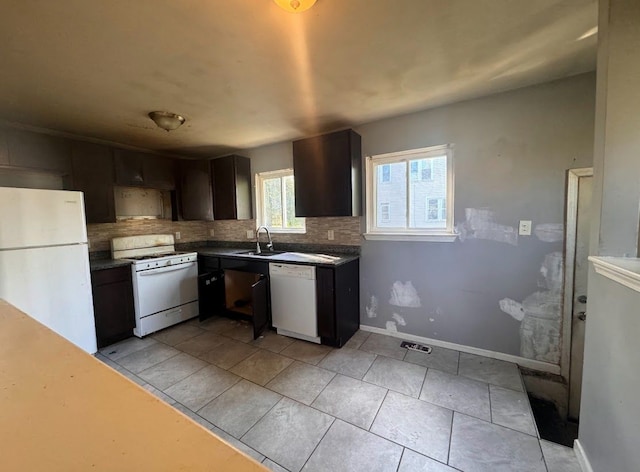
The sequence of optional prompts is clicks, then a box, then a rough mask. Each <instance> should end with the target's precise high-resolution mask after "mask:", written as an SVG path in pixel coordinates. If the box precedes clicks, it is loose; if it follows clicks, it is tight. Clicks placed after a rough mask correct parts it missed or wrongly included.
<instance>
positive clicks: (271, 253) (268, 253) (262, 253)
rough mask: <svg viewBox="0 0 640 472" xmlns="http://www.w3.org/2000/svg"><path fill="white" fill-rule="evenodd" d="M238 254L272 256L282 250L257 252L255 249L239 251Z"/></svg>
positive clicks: (280, 252)
mask: <svg viewBox="0 0 640 472" xmlns="http://www.w3.org/2000/svg"><path fill="white" fill-rule="evenodd" d="M238 254H242V255H245V256H258V257H272V256H277V255H278V254H284V251H262V252H261V253H257V252H256V251H244V252H239V253H238Z"/></svg>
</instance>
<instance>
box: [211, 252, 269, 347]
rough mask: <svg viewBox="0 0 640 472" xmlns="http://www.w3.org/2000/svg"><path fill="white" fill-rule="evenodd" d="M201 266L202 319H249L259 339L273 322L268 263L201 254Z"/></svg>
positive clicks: (255, 335) (254, 334)
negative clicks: (214, 317) (219, 316)
mask: <svg viewBox="0 0 640 472" xmlns="http://www.w3.org/2000/svg"><path fill="white" fill-rule="evenodd" d="M198 267H199V271H200V276H199V286H198V287H199V293H198V298H199V309H200V314H199V319H200V320H201V321H202V320H204V319H207V318H209V317H211V316H214V315H221V316H230V317H235V318H239V319H243V320H246V321H249V322H250V323H251V324H252V325H253V339H257V338H258V336H260V335H261V334H262V333H263V332H264V331H265V330H266V329H267V328H268V327H269V322H270V314H271V309H270V303H269V278H268V276H267V274H268V272H269V267H268V265H267V264H264V263H261V262H252V261H243V260H239V259H232V258H229V259H227V258H217V257H207V256H204V257H203V256H200V258H199V263H198Z"/></svg>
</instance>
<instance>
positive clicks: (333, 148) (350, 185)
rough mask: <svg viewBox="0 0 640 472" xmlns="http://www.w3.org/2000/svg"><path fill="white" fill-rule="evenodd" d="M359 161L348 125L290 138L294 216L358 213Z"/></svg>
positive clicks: (357, 143)
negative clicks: (336, 129) (315, 134)
mask: <svg viewBox="0 0 640 472" xmlns="http://www.w3.org/2000/svg"><path fill="white" fill-rule="evenodd" d="M361 161H362V149H361V139H360V135H359V134H358V133H356V132H355V131H353V130H351V129H348V130H344V131H337V132H335V133H330V134H325V135H322V136H316V137H313V138H307V139H300V140H298V141H294V142H293V175H294V177H295V189H296V190H295V195H296V216H302V217H304V216H311V217H313V216H360V214H361V202H360V200H361V197H360V188H361V180H362V162H361Z"/></svg>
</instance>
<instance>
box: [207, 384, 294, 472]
mask: <svg viewBox="0 0 640 472" xmlns="http://www.w3.org/2000/svg"><path fill="white" fill-rule="evenodd" d="M242 380H246V381H247V382H249V383H252V384H253V385H255V386H257V387H261V388H265V387H262V386H261V385H258V384H257V383H254V382H251V381H250V380H247V379H242ZM242 380H240V381H239V382H236V383H235V384H234V385H232V386H231V387H229V388H228V389H227V390H225V392H226V391H228V390H230V389H231V388H233V387H235V386H236V385H238V384H239V383H240V382H242ZM270 391H272V390H270ZM223 393H224V392H223ZM223 393H221V394H220V395H218V396H217V397H216V398H219V397H220V396H221V395H223ZM275 393H277V392H275ZM278 395H280V394H278ZM280 396H281V397H283V398H284V395H280ZM216 398H214V399H213V400H211V401H210V402H209V403H207V405H209V404H210V403H211V402H213V401H214V400H215V399H216ZM280 400H282V398H279V399H278V401H277V402H275V403H274V404H273V405H272V406H271V408H269V409H268V410H267V411H266V412H265V414H264V415H262V416H261V417H260V418H258V419H257V420H256V421H255V422H254V423H253V424H252V425H251V426H250V427H249V428H248V429H247V430H246V431H245V432H244V433H243V434H242V436H240V437H239V438H236V437H235V436H234V435H233V434H231V433H230V432H229V431H227V430H225V429H224V428H223V427H222V426H218V425H217V424H215V423H214V422H213V421H209V420H207V418H204V417H202V418H204V419H205V420H207V421H209V423H211V424H212V425H214V426H215V427H216V428H220V429H221V430H222V431H224V432H225V433H227V434H228V435H229V436H231V437H234V438H236V439H237V440H238V441H240V442H242V439H241V438H242V437H244V435H245V434H247V433H248V432H249V431H250V430H251V428H253V427H254V426H255V425H257V424H258V422H259V421H260V420H261V419H262V418H264V417H265V416H267V415H268V414H269V412H270V411H271V410H273V408H274V407H275V406H276V405H277V404H278V403H280ZM207 405H205V406H203V407H202V408H200V410H202V409H204V408H205V407H206V406H207ZM200 410H198V411H200ZM196 414H198V413H196ZM242 444H245V445H246V446H248V447H251V446H249V445H248V444H246V443H244V442H243V443H242ZM252 449H253V448H252ZM258 452H259V451H258ZM265 457H266V456H265ZM274 462H275V461H274Z"/></svg>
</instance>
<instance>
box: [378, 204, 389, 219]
mask: <svg viewBox="0 0 640 472" xmlns="http://www.w3.org/2000/svg"><path fill="white" fill-rule="evenodd" d="M380 220H381V221H385V222H386V221H389V204H388V203H381V204H380Z"/></svg>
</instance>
